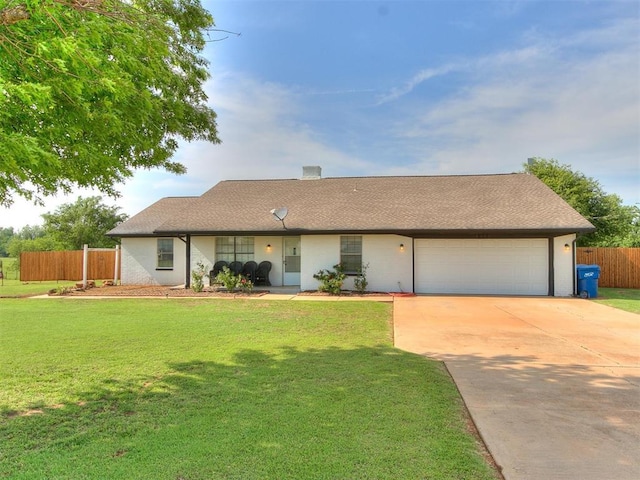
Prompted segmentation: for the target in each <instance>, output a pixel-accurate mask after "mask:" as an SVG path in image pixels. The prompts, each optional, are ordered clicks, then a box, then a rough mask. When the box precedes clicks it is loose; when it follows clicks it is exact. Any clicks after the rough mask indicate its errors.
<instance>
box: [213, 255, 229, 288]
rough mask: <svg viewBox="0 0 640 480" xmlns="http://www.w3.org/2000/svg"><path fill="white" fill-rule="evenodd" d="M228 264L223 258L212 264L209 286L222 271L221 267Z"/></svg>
mask: <svg viewBox="0 0 640 480" xmlns="http://www.w3.org/2000/svg"><path fill="white" fill-rule="evenodd" d="M228 266H229V264H228V263H227V262H225V261H224V260H218V261H217V262H216V263H214V264H213V269H212V270H211V271H210V272H209V286H211V285H213V284H214V283H215V281H216V276H217V275H218V274H219V273H220V272H221V271H222V267H228Z"/></svg>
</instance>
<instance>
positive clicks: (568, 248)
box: [564, 243, 571, 252]
mask: <svg viewBox="0 0 640 480" xmlns="http://www.w3.org/2000/svg"><path fill="white" fill-rule="evenodd" d="M569 250H571V245H569V244H568V243H565V244H564V251H565V252H568V251H569Z"/></svg>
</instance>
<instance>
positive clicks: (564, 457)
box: [394, 297, 640, 480]
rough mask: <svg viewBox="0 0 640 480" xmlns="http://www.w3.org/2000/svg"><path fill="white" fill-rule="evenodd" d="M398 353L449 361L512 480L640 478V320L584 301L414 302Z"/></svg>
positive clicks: (398, 316)
mask: <svg viewBox="0 0 640 480" xmlns="http://www.w3.org/2000/svg"><path fill="white" fill-rule="evenodd" d="M394 325H395V326H394V329H395V344H396V346H397V347H398V348H401V349H403V350H407V351H410V352H415V353H418V354H421V355H426V356H429V357H432V358H435V359H439V360H442V361H444V362H445V364H446V365H447V368H448V369H449V371H450V372H451V375H452V376H453V379H454V380H455V382H456V384H457V385H458V388H459V390H460V393H461V394H462V397H463V398H464V400H465V403H466V404H467V407H468V409H469V411H470V413H471V416H472V417H473V419H474V421H475V423H476V425H477V427H478V430H479V431H480V434H481V435H482V437H483V439H484V441H485V443H486V444H487V446H488V448H489V450H490V451H491V453H492V454H493V457H494V459H495V460H496V462H497V463H498V465H500V466H501V467H502V469H503V475H504V477H505V478H506V479H507V480H520V479H527V480H529V479H536V480H538V479H540V480H544V479H580V480H608V479H611V480H614V479H615V480H626V479H629V480H638V479H640V315H635V314H632V313H627V312H623V311H620V310H616V309H613V308H609V307H606V306H604V305H599V304H596V303H593V302H590V301H587V300H581V299H560V298H512V297H508V298H507V297H410V298H396V299H395V302H394Z"/></svg>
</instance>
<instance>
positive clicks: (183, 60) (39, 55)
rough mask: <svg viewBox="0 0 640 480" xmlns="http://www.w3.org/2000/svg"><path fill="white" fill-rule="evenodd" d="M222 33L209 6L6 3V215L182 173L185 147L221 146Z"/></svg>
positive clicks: (1, 44) (193, 0) (0, 82)
mask: <svg viewBox="0 0 640 480" xmlns="http://www.w3.org/2000/svg"><path fill="white" fill-rule="evenodd" d="M213 26H214V23H213V18H212V17H211V15H210V14H209V13H208V12H207V11H206V10H205V9H204V8H203V7H202V6H201V4H200V2H199V0H0V174H1V175H0V205H5V206H6V205H10V204H11V203H12V199H13V198H14V197H15V196H16V195H19V196H23V197H26V198H29V199H32V200H34V201H40V202H41V201H42V197H43V196H45V195H51V194H53V193H56V192H59V191H64V192H69V191H70V190H71V189H72V188H74V187H76V186H82V187H95V188H97V189H99V190H100V191H101V192H104V193H106V194H109V195H114V196H117V193H118V192H117V191H116V189H115V184H116V183H118V182H121V181H123V180H124V179H126V178H127V177H130V176H131V175H132V174H133V172H134V171H135V170H136V169H138V168H156V167H157V168H161V169H165V170H167V171H170V172H174V173H183V172H184V171H185V168H184V166H183V165H181V164H179V163H176V162H174V161H172V160H171V158H172V155H173V154H174V152H175V151H176V148H177V146H178V141H179V140H180V139H184V140H187V141H191V140H206V141H210V142H213V143H217V142H219V140H218V137H217V130H216V115H215V112H214V111H213V110H212V109H211V108H210V107H209V106H208V105H207V96H206V95H205V93H204V91H203V84H204V82H205V81H206V80H207V78H208V77H209V72H208V69H207V67H208V63H207V61H206V59H205V58H204V57H203V56H202V50H203V48H204V46H205V44H206V40H207V37H206V35H207V32H208V31H209V30H211V29H212V28H213Z"/></svg>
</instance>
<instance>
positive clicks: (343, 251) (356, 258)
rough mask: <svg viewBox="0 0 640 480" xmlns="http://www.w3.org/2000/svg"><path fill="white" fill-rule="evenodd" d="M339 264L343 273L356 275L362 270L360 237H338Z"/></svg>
mask: <svg viewBox="0 0 640 480" xmlns="http://www.w3.org/2000/svg"><path fill="white" fill-rule="evenodd" d="M340 263H341V264H342V267H343V268H344V273H347V274H351V275H354V274H357V273H358V272H359V271H360V269H361V268H362V237H360V236H347V237H340Z"/></svg>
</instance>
